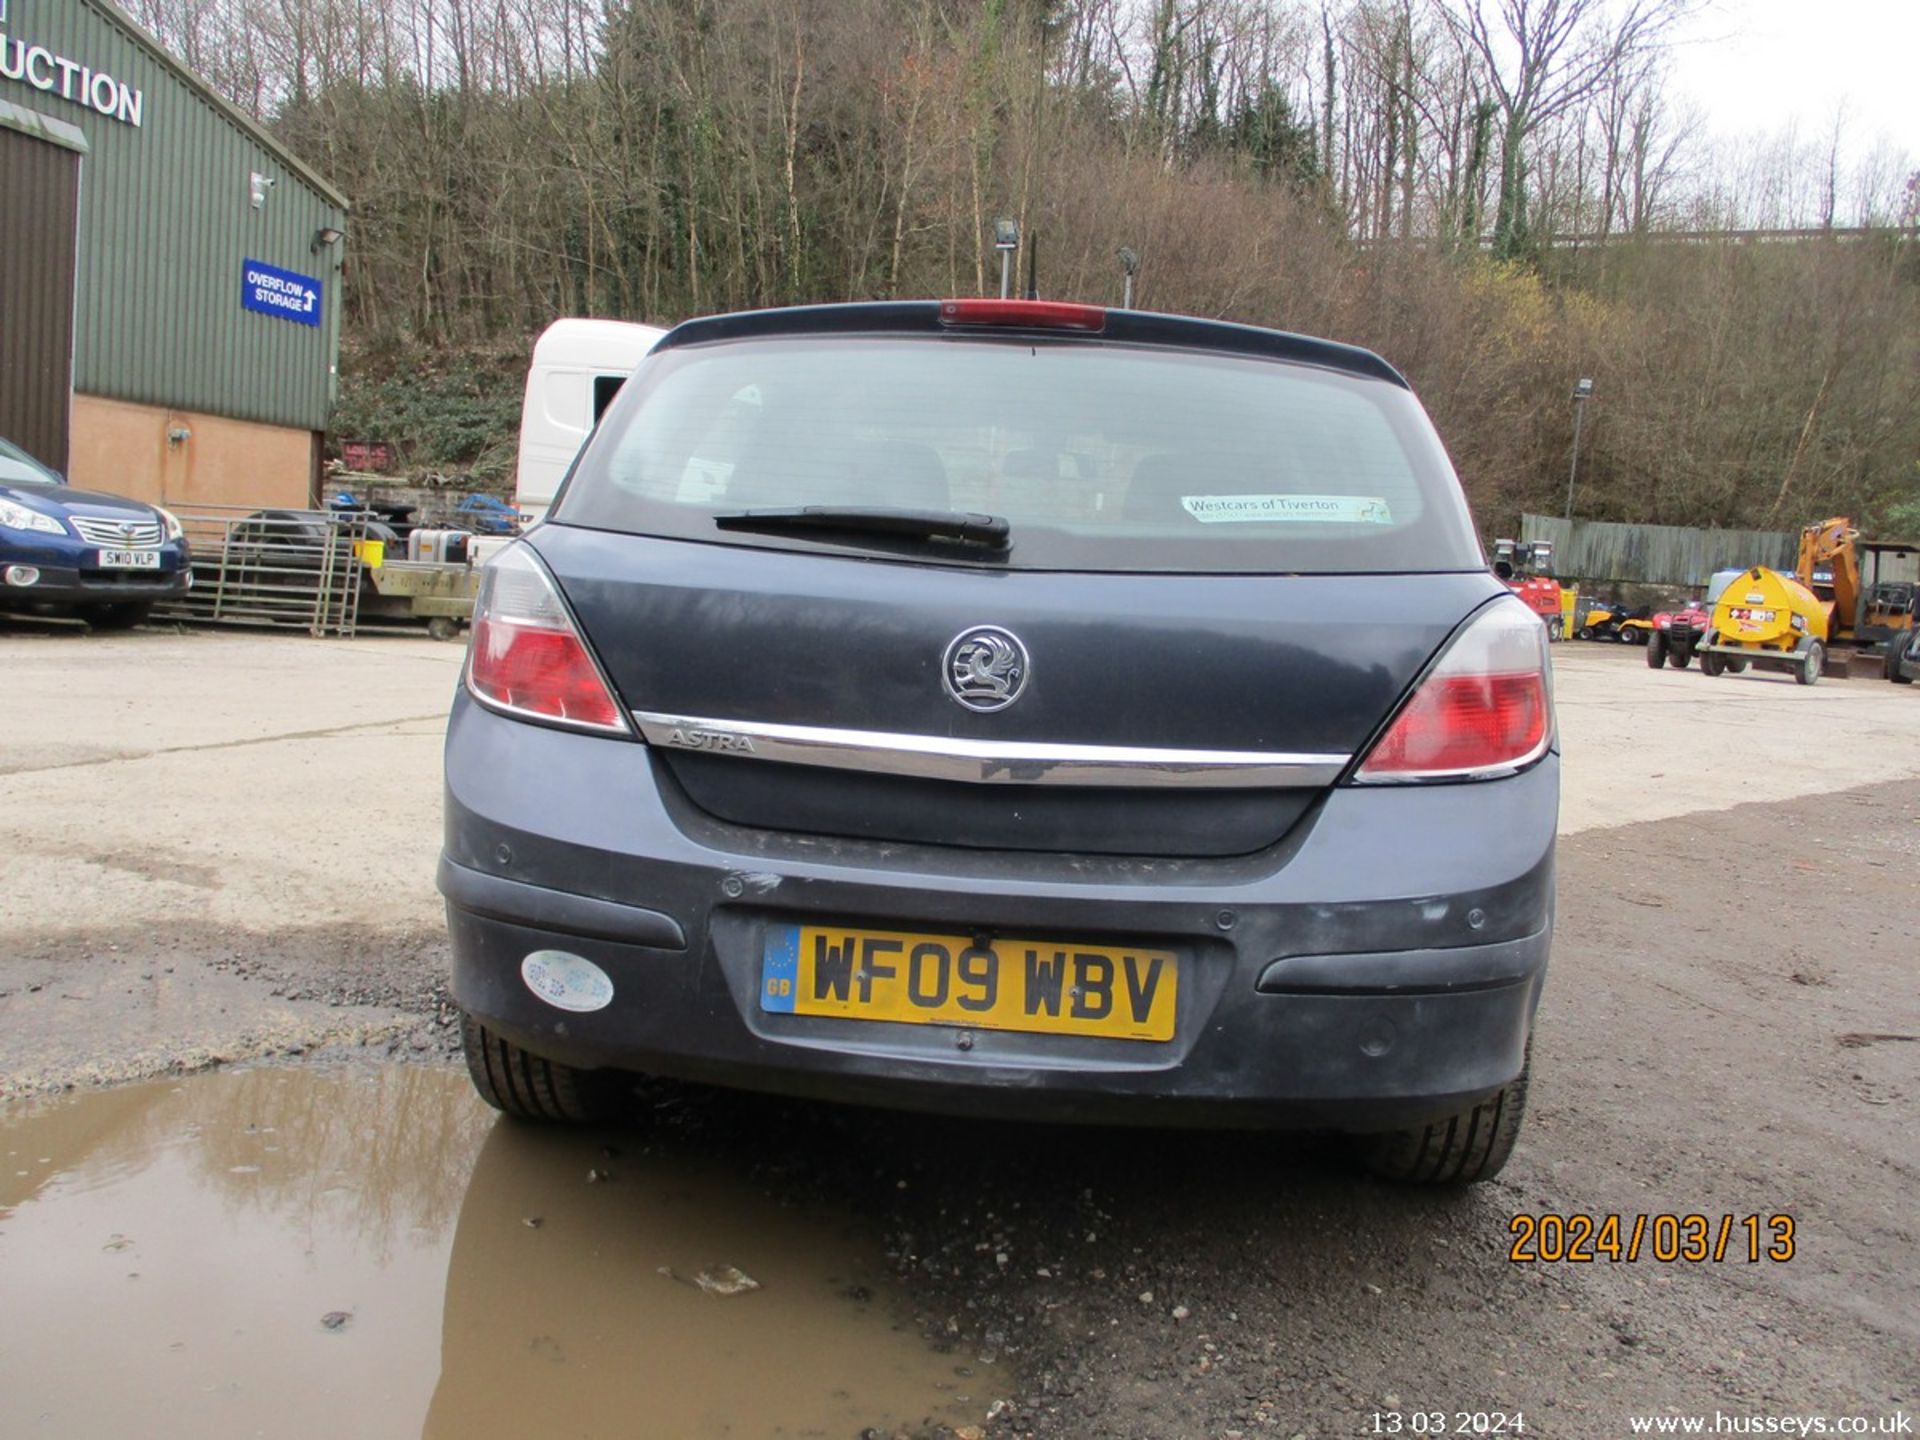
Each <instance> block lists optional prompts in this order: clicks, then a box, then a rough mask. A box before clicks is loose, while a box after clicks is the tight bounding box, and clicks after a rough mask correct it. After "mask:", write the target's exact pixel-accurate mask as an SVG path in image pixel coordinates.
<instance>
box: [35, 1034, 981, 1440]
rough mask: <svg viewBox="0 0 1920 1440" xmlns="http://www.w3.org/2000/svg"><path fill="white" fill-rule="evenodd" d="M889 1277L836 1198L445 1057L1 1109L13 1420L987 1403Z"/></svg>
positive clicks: (300, 1427) (626, 1433)
mask: <svg viewBox="0 0 1920 1440" xmlns="http://www.w3.org/2000/svg"><path fill="white" fill-rule="evenodd" d="M609 1151H611V1152H612V1153H609ZM590 1175H591V1176H592V1177H594V1178H591V1179H590V1178H589V1177H590ZM749 1281H750V1282H752V1284H753V1285H754V1286H756V1287H757V1288H747V1282H749ZM888 1284H889V1282H888V1278H887V1276H886V1274H885V1272H884V1270H883V1268H882V1262H881V1258H880V1256H879V1254H878V1253H877V1249H876V1248H875V1247H874V1246H872V1244H871V1243H870V1242H868V1241H867V1240H865V1239H864V1237H861V1236H859V1235H856V1234H852V1233H850V1232H849V1231H848V1230H847V1229H846V1228H845V1227H844V1226H842V1225H840V1224H838V1223H836V1222H835V1220H834V1219H833V1218H832V1217H822V1216H819V1215H809V1214H806V1213H803V1212H799V1211H796V1210H794V1209H791V1208H787V1207H783V1206H782V1205H781V1204H780V1203H779V1202H778V1201H777V1200H775V1199H772V1198H768V1197H767V1196H765V1195H763V1194H762V1193H761V1192H760V1191H759V1190H757V1189H755V1188H754V1187H752V1186H751V1185H750V1184H747V1183H746V1182H744V1181H742V1180H741V1179H739V1178H738V1177H737V1176H736V1175H733V1174H731V1173H730V1172H728V1171H726V1170H725V1169H724V1168H723V1167H722V1166H720V1165H719V1164H717V1163H715V1164H711V1165H708V1166H704V1167H703V1166H702V1165H701V1164H698V1163H694V1162H689V1161H688V1160H686V1159H683V1158H665V1157H661V1156H658V1155H652V1154H649V1153H648V1152H647V1147H646V1146H645V1145H644V1141H643V1137H638V1136H635V1135H633V1134H631V1133H626V1134H622V1133H617V1132H608V1133H581V1132H540V1131H535V1130H528V1129H524V1128H522V1127H519V1126H514V1125H508V1124H504V1123H499V1124H496V1123H495V1121H494V1119H493V1115H492V1112H491V1111H488V1110H486V1109H485V1108H484V1107H482V1106H481V1105H480V1104H479V1103H478V1102H477V1101H476V1100H475V1099H474V1097H473V1095H472V1092H471V1089H470V1088H469V1086H468V1084H467V1081H466V1078H465V1077H464V1076H463V1075H458V1074H449V1073H445V1072H438V1071H432V1070H426V1069H421V1068H411V1067H399V1068H392V1069H387V1070H382V1071H375V1072H344V1071H340V1072H334V1071H324V1070H300V1069H264V1068H263V1069H255V1070H250V1071H239V1072H221V1073H214V1074H210V1075H205V1076H198V1077H195V1078H192V1079H189V1080H185V1081H179V1082H167V1083H161V1084H153V1085H139V1086H130V1087H127V1088H124V1089H116V1090H108V1091H102V1092H97V1093H92V1094H86V1095H82V1096H79V1097H76V1098H70V1099H65V1100H61V1101H58V1102H54V1103H50V1104H41V1105H35V1106H22V1107H18V1108H15V1109H13V1110H10V1111H6V1112H0V1435H5V1436H7V1437H9V1440H26V1437H32V1436H42V1435H45V1436H62V1437H67V1436H95V1435H98V1436H107V1435H139V1436H142V1437H148V1440H170V1437H187V1436H193V1437H203V1436H214V1435H218V1436H251V1435H261V1436H272V1437H275V1440H287V1437H303V1436H315V1437H321V1436H324V1437H327V1440H374V1437H385V1436H405V1437H412V1436H425V1437H456V1436H457V1437H467V1436H472V1435H476V1434H490V1435H513V1436H535V1435H552V1436H559V1435H566V1436H620V1437H655V1436H658V1437H671V1440H682V1437H699V1436H814V1435H820V1436H836V1437H839V1436H853V1435H857V1434H859V1433H860V1431H861V1429H862V1428H864V1427H866V1426H869V1425H873V1426H880V1427H883V1433H884V1429H885V1427H889V1426H893V1425H910V1426H911V1425H917V1424H919V1423H921V1422H923V1421H926V1420H930V1419H938V1420H945V1421H947V1422H949V1423H956V1424H957V1423H963V1422H965V1421H968V1420H973V1421H977V1420H978V1419H979V1418H980V1415H981V1413H982V1411H983V1409H984V1406H983V1405H981V1404H980V1403H978V1402H976V1401H974V1400H973V1399H972V1397H967V1398H966V1399H964V1400H963V1399H962V1398H961V1396H960V1394H959V1393H958V1390H959V1386H960V1385H961V1384H963V1383H964V1382H960V1381H957V1380H956V1379H955V1378H954V1367H953V1362H952V1358H951V1357H943V1356H940V1355H937V1354H935V1353H933V1352H932V1351H931V1350H929V1349H928V1348H927V1347H926V1346H925V1345H924V1344H923V1342H922V1341H921V1340H920V1338H919V1336H918V1335H917V1334H916V1333H914V1332H913V1330H912V1329H911V1327H910V1326H906V1325H903V1324H902V1322H901V1321H900V1319H899V1317H898V1315H897V1314H896V1310H895V1307H894V1305H893V1304H892V1303H891V1301H890V1296H889V1293H888Z"/></svg>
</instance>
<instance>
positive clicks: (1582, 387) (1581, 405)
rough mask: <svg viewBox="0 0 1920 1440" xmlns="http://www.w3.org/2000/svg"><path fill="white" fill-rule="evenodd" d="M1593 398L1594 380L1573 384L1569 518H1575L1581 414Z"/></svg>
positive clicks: (1568, 471) (1568, 494) (1569, 519)
mask: <svg viewBox="0 0 1920 1440" xmlns="http://www.w3.org/2000/svg"><path fill="white" fill-rule="evenodd" d="M1592 398H1593V381H1591V380H1588V379H1586V378H1585V377H1582V378H1581V379H1579V380H1577V381H1575V382H1574V386H1573V459H1572V461H1571V462H1570V463H1569V464H1568V466H1567V520H1568V522H1569V523H1571V522H1572V520H1573V481H1574V477H1575V476H1576V475H1578V474H1579V473H1580V416H1581V414H1582V412H1584V411H1585V410H1586V408H1587V401H1589V400H1591V399H1592Z"/></svg>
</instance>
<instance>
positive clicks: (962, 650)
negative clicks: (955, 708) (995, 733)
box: [940, 625, 1027, 711]
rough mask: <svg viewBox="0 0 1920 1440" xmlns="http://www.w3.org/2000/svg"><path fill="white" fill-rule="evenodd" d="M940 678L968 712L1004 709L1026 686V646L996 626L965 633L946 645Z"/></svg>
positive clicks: (1013, 635) (977, 627)
mask: <svg viewBox="0 0 1920 1440" xmlns="http://www.w3.org/2000/svg"><path fill="white" fill-rule="evenodd" d="M940 678H941V679H942V680H943V681H944V682H945V683H946V687H947V693H948V694H949V695H951V696H953V698H954V699H956V700H958V701H959V702H960V703H961V704H962V705H964V706H966V707H967V709H969V710H980V711H993V710H1004V709H1006V708H1007V706H1009V705H1011V704H1012V703H1013V702H1014V701H1016V700H1018V699H1019V698H1020V692H1021V691H1022V690H1024V689H1026V686H1027V647H1026V646H1025V645H1022V644H1021V643H1020V637H1019V636H1018V635H1015V634H1014V633H1013V632H1012V631H1010V630H1002V629H1000V628H999V627H998V626H997V625H976V626H975V627H974V628H973V629H971V630H962V631H961V632H960V633H959V634H958V635H956V636H954V637H953V640H952V642H951V643H949V644H948V646H947V656H946V661H945V663H944V664H943V665H942V666H941V670H940Z"/></svg>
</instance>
